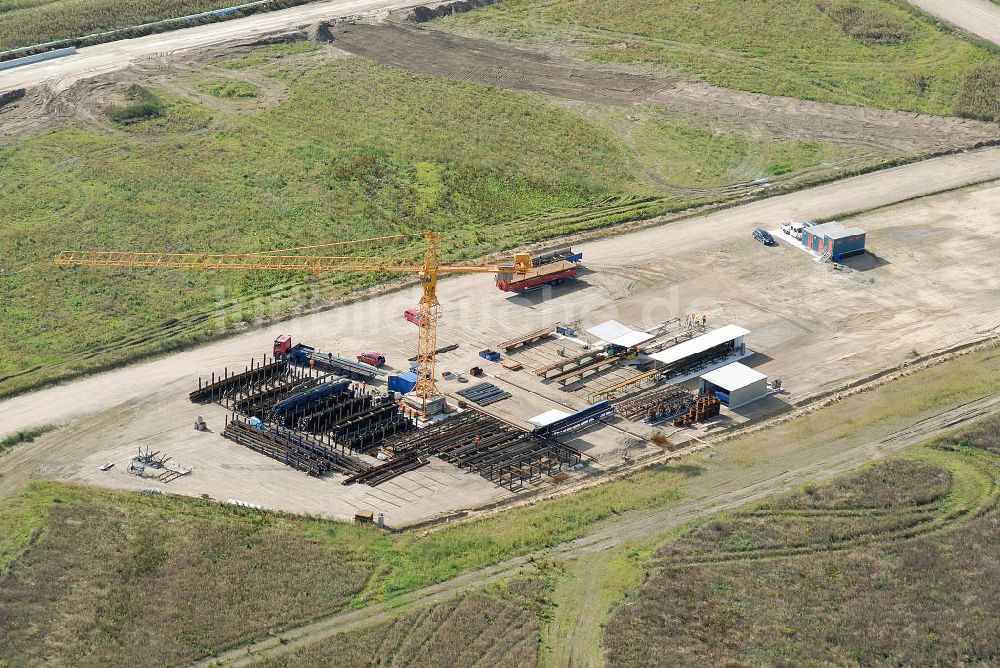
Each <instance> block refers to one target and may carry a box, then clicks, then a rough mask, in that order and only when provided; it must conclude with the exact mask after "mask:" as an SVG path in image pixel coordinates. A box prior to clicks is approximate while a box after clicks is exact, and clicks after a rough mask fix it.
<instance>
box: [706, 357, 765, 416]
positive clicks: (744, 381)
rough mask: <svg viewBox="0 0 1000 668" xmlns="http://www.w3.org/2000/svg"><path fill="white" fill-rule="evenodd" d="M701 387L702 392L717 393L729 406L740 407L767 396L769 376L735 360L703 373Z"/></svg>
mask: <svg viewBox="0 0 1000 668" xmlns="http://www.w3.org/2000/svg"><path fill="white" fill-rule="evenodd" d="M700 389H701V391H702V393H705V392H713V393H716V394H717V396H718V397H719V398H720V399H722V403H724V404H726V405H727V406H729V408H739V407H740V406H743V405H745V404H748V403H750V402H751V401H756V400H757V399H760V398H761V397H764V396H767V376H766V375H764V374H762V373H761V372H759V371H754V370H753V369H751V368H750V367H748V366H747V365H745V364H740V363H739V362H733V363H732V364H727V365H726V366H724V367H720V368H718V369H716V370H715V371H709V372H708V373H706V374H705V375H703V376H702V377H701V383H700Z"/></svg>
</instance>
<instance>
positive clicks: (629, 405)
mask: <svg viewBox="0 0 1000 668" xmlns="http://www.w3.org/2000/svg"><path fill="white" fill-rule="evenodd" d="M694 403H695V395H694V394H692V393H691V392H688V391H687V390H685V389H683V388H680V387H667V388H664V389H661V390H657V391H655V392H648V393H646V394H641V395H639V396H637V397H632V398H630V399H624V400H622V401H619V402H616V403H615V412H616V413H617V414H618V415H621V416H622V417H624V418H627V419H629V420H646V421H647V422H651V423H656V422H661V421H663V420H669V419H671V418H674V417H677V416H678V415H682V414H684V413H687V412H688V411H689V410H690V409H691V407H692V406H693V405H694Z"/></svg>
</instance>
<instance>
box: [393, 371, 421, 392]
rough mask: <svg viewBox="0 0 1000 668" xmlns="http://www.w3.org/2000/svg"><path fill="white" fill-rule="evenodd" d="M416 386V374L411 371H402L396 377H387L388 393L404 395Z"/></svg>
mask: <svg viewBox="0 0 1000 668" xmlns="http://www.w3.org/2000/svg"><path fill="white" fill-rule="evenodd" d="M416 385H417V374H415V373H413V372H412V371H404V372H403V373H401V374H399V375H396V376H389V391H390V392H399V393H400V394H406V393H407V392H410V391H411V390H412V389H413V388H414V387H416Z"/></svg>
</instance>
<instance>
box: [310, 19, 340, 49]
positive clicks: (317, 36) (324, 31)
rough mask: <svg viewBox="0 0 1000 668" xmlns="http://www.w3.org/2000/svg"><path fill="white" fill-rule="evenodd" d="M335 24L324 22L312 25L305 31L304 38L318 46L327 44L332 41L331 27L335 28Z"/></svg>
mask: <svg viewBox="0 0 1000 668" xmlns="http://www.w3.org/2000/svg"><path fill="white" fill-rule="evenodd" d="M336 25H337V24H336V22H334V23H333V24H330V23H327V22H326V21H320V22H319V23H314V24H313V25H311V26H309V29H308V30H306V37H307V39H309V41H311V42H316V43H318V44H329V43H330V42H332V41H333V33H332V32H331V30H330V29H331V27H332V26H336Z"/></svg>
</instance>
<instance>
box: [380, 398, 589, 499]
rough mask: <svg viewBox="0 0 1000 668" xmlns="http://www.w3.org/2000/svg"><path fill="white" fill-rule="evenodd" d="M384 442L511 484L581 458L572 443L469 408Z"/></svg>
mask: <svg viewBox="0 0 1000 668" xmlns="http://www.w3.org/2000/svg"><path fill="white" fill-rule="evenodd" d="M385 447H387V448H392V450H393V452H394V453H395V455H396V458H397V459H412V458H414V457H416V458H421V457H427V456H431V455H436V456H439V457H440V458H441V459H443V460H444V461H447V462H450V463H452V464H454V465H456V466H458V467H460V468H464V469H468V470H469V471H472V472H474V473H478V474H479V475H481V476H483V477H484V478H486V479H487V480H490V481H491V482H494V483H496V484H498V485H502V486H504V487H508V488H509V489H511V490H515V489H518V488H520V487H521V486H522V485H523V484H524V483H525V482H529V481H533V480H537V479H539V478H540V477H541V476H542V475H544V474H548V475H552V474H553V473H555V472H558V471H560V470H562V468H563V467H564V466H572V465H575V464H578V463H580V459H581V454H580V452H579V451H578V450H576V449H575V448H572V447H570V446H567V445H563V444H562V443H559V442H558V441H555V440H552V439H548V438H543V437H539V436H536V435H534V434H531V433H529V432H526V431H524V430H523V429H520V428H519V427H516V426H514V425H511V424H508V423H506V422H503V421H501V420H498V419H497V418H494V417H493V416H490V415H487V414H486V413H480V412H479V411H471V410H470V411H466V412H464V413H460V414H459V415H457V416H455V417H451V418H448V419H446V420H442V421H441V422H438V423H437V424H434V425H431V426H429V427H426V428H424V429H422V430H420V431H418V432H416V433H414V434H407V435H405V436H401V437H397V438H395V439H393V440H391V441H388V442H387V443H386V444H385Z"/></svg>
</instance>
